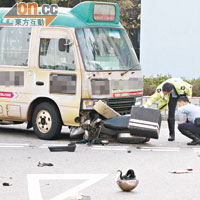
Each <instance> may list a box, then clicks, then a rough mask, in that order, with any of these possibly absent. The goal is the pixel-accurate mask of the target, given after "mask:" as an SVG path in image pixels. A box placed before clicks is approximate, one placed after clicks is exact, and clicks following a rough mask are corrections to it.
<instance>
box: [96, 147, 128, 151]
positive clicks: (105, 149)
mask: <svg viewBox="0 0 200 200" xmlns="http://www.w3.org/2000/svg"><path fill="white" fill-rule="evenodd" d="M92 149H93V150H101V151H127V149H117V148H106V147H105V148H96V147H92Z"/></svg>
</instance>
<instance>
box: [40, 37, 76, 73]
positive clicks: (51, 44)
mask: <svg viewBox="0 0 200 200" xmlns="http://www.w3.org/2000/svg"><path fill="white" fill-rule="evenodd" d="M63 41H66V44H63V47H62V48H61V47H60V46H61V42H63ZM69 41H70V40H67V39H64V38H60V39H57V38H55V39H54V38H41V39H40V53H39V54H40V57H39V67H40V68H41V69H53V70H69V71H74V70H75V58H74V49H73V46H72V43H71V42H69ZM59 47H60V48H59ZM63 48H64V49H63Z"/></svg>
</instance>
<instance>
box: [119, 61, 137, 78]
mask: <svg viewBox="0 0 200 200" xmlns="http://www.w3.org/2000/svg"><path fill="white" fill-rule="evenodd" d="M138 66H139V64H138V65H133V66H131V67H130V68H129V69H127V70H126V71H125V72H122V73H121V76H124V75H125V74H126V73H127V72H129V71H131V70H134V69H135V67H138Z"/></svg>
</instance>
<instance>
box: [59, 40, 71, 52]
mask: <svg viewBox="0 0 200 200" xmlns="http://www.w3.org/2000/svg"><path fill="white" fill-rule="evenodd" d="M58 45H59V51H65V50H67V53H69V48H70V46H71V45H72V41H71V40H69V39H67V40H66V39H64V38H60V39H59V44H58Z"/></svg>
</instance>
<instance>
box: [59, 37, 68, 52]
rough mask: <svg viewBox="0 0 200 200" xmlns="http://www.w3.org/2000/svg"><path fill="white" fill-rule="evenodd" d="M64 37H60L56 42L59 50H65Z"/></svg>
mask: <svg viewBox="0 0 200 200" xmlns="http://www.w3.org/2000/svg"><path fill="white" fill-rule="evenodd" d="M65 45H66V39H64V38H60V39H59V42H58V48H59V51H65Z"/></svg>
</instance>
